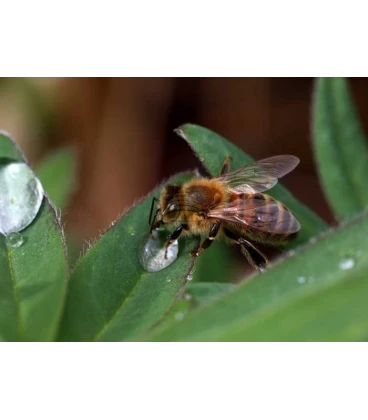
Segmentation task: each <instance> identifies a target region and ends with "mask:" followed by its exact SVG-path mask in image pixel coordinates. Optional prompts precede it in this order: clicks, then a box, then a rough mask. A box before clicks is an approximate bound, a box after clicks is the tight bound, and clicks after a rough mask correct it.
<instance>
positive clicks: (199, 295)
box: [186, 283, 236, 305]
mask: <svg viewBox="0 0 368 420" xmlns="http://www.w3.org/2000/svg"><path fill="white" fill-rule="evenodd" d="M235 287H236V286H235V284H231V283H189V284H188V285H187V287H186V293H187V294H188V295H189V296H190V297H191V300H193V301H194V303H195V304H198V305H206V304H208V303H211V302H213V301H214V300H216V299H218V298H219V297H220V296H222V295H224V294H226V293H229V292H231V291H232V290H234V289H235Z"/></svg>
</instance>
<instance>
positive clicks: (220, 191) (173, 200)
mask: <svg viewBox="0 0 368 420" xmlns="http://www.w3.org/2000/svg"><path fill="white" fill-rule="evenodd" d="M298 164H299V159H298V158H297V157H295V156H291V155H280V156H273V157H269V158H267V159H262V160H259V161H257V162H253V163H250V164H248V165H246V166H243V167H241V168H239V169H237V170H235V171H233V172H230V165H231V158H230V157H228V158H226V159H225V161H224V164H223V166H222V170H221V172H220V175H219V176H218V177H215V178H210V179H208V178H198V179H194V180H191V181H188V182H186V183H184V184H183V185H167V186H165V187H164V188H163V190H162V192H161V195H160V198H159V200H158V199H157V198H154V199H153V201H152V207H151V212H150V217H149V223H150V226H151V230H150V232H151V233H152V230H154V229H157V228H159V227H160V226H162V225H166V224H167V225H174V226H176V229H175V230H174V231H173V233H171V234H170V235H169V236H168V238H167V241H166V244H165V249H166V250H167V249H168V247H169V246H170V244H172V243H173V242H174V241H176V240H177V239H178V238H179V236H180V235H195V236H199V238H200V236H203V235H205V236H206V238H205V239H204V241H203V242H202V243H201V244H200V243H199V245H198V247H197V248H195V249H194V250H193V251H192V252H191V255H192V257H193V260H192V265H191V268H190V272H191V271H192V270H193V267H194V264H195V260H196V258H198V256H199V255H200V254H201V253H202V252H203V251H204V250H205V249H207V248H208V247H209V246H210V245H211V244H212V242H213V241H214V240H215V239H216V238H217V237H219V236H224V237H225V238H226V239H227V240H228V241H229V242H231V243H235V244H238V245H239V246H240V249H241V252H242V253H243V254H244V256H245V257H246V258H247V260H248V262H249V263H250V264H251V266H252V267H253V268H256V269H260V270H262V269H263V268H265V266H266V265H267V263H268V260H267V258H266V256H265V255H264V254H263V253H262V252H261V251H260V250H259V249H258V248H257V247H256V246H255V245H254V244H253V242H256V243H257V242H258V243H265V244H270V245H279V244H283V243H286V242H289V241H290V240H292V239H294V238H295V237H296V235H297V232H298V231H299V230H300V224H299V222H298V220H297V219H296V218H295V217H294V216H293V214H292V213H291V211H290V210H289V209H287V208H286V207H285V206H284V205H283V204H282V203H281V202H279V201H276V200H275V199H274V198H272V197H270V196H269V195H266V194H262V192H264V191H267V190H269V189H270V188H272V187H273V186H274V185H275V184H276V183H277V181H278V179H279V178H281V177H283V176H284V175H286V174H287V173H289V172H290V171H292V170H293V169H294V168H295V167H296V166H297V165H298ZM155 202H158V205H157V210H156V213H155V215H154V217H153V218H152V214H153V209H154V204H155Z"/></svg>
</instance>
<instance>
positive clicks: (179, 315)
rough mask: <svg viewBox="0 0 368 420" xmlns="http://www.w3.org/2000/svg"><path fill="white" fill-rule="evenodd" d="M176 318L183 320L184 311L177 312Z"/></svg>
mask: <svg viewBox="0 0 368 420" xmlns="http://www.w3.org/2000/svg"><path fill="white" fill-rule="evenodd" d="M175 319H176V320H177V321H182V320H183V319H184V312H177V313H176V314H175Z"/></svg>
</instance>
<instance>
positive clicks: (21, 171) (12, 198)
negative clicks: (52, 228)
mask: <svg viewBox="0 0 368 420" xmlns="http://www.w3.org/2000/svg"><path fill="white" fill-rule="evenodd" d="M42 199H43V188H42V185H41V183H40V181H39V180H38V179H37V178H36V176H35V174H34V173H33V171H32V170H31V169H30V168H29V167H28V165H26V164H25V163H16V162H14V163H8V164H2V165H0V232H1V233H2V234H4V235H9V234H10V233H14V232H19V231H21V230H23V229H25V228H26V227H27V226H28V225H30V224H31V223H32V222H33V220H34V219H35V217H36V216H37V213H38V212H39V210H40V207H41V203H42Z"/></svg>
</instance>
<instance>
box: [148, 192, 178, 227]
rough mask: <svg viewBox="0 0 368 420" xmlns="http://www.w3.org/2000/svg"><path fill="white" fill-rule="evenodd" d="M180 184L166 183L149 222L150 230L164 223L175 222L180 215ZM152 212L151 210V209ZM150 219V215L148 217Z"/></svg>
mask: <svg viewBox="0 0 368 420" xmlns="http://www.w3.org/2000/svg"><path fill="white" fill-rule="evenodd" d="M180 188H181V187H180V186H177V185H166V187H164V188H163V190H162V192H161V195H160V199H159V200H158V206H157V211H156V214H155V217H154V218H153V221H152V223H150V224H151V231H152V230H153V229H156V228H158V227H160V226H161V225H163V224H165V223H172V222H175V221H176V219H177V218H178V217H179V215H180V199H179V191H180ZM151 214H152V210H151ZM150 219H151V217H150Z"/></svg>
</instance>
